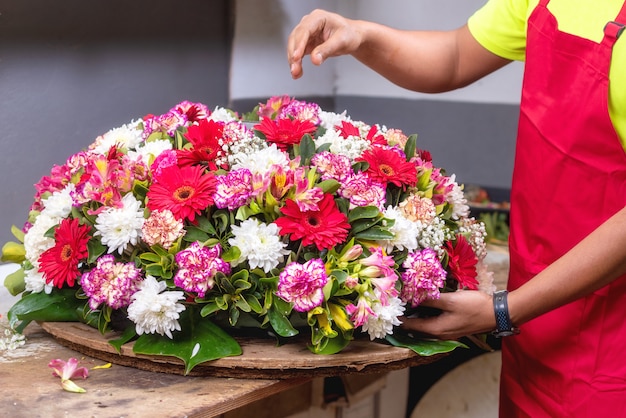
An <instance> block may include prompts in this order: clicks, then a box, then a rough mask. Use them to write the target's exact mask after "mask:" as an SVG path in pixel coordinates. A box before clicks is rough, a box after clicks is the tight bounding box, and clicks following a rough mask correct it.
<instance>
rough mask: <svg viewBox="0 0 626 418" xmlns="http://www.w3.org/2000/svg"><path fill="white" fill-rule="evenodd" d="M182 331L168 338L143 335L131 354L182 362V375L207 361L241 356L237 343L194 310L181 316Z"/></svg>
mask: <svg viewBox="0 0 626 418" xmlns="http://www.w3.org/2000/svg"><path fill="white" fill-rule="evenodd" d="M180 325H181V327H182V331H179V332H175V333H174V334H173V337H174V338H172V339H170V338H169V337H167V336H162V335H158V334H143V335H141V336H140V337H139V338H138V339H137V340H136V341H135V343H134V345H133V352H135V353H137V354H144V355H158V356H171V357H176V358H179V359H180V360H182V361H183V362H184V363H185V374H188V373H189V372H190V371H191V370H192V369H193V368H194V367H195V366H197V365H198V364H200V363H204V362H206V361H210V360H216V359H219V358H223V357H228V356H238V355H241V353H242V351H241V346H240V345H239V343H238V342H237V341H236V340H235V339H234V338H233V337H231V336H230V335H228V334H227V333H226V332H225V331H224V330H222V329H221V328H220V327H218V326H217V325H215V324H214V323H213V322H211V320H210V319H208V318H202V317H200V316H199V315H197V314H196V313H195V310H194V309H190V308H189V309H187V310H185V311H184V312H182V313H181V318H180Z"/></svg>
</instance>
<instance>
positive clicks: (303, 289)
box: [276, 258, 328, 312]
mask: <svg viewBox="0 0 626 418" xmlns="http://www.w3.org/2000/svg"><path fill="white" fill-rule="evenodd" d="M327 282H328V276H327V275H326V269H325V268H324V262H323V261H322V260H321V259H319V258H314V259H311V260H309V261H307V262H306V263H304V264H298V263H290V264H288V265H287V266H286V267H285V269H284V270H283V271H282V272H281V273H280V275H279V276H278V291H277V292H276V295H277V296H278V297H280V298H282V299H284V300H286V301H287V302H291V303H293V309H295V310H296V311H298V312H307V311H309V310H311V309H313V308H316V307H318V306H320V305H321V304H322V302H323V301H324V292H323V291H322V288H323V287H324V285H326V283H327Z"/></svg>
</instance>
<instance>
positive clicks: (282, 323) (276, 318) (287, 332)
mask: <svg viewBox="0 0 626 418" xmlns="http://www.w3.org/2000/svg"><path fill="white" fill-rule="evenodd" d="M276 300H278V298H276ZM276 300H275V301H274V304H273V305H272V307H271V308H270V309H269V311H267V317H268V319H269V321H270V324H271V325H272V328H273V329H274V331H276V334H278V335H280V336H281V337H293V336H294V335H298V330H297V329H295V328H294V327H293V325H291V322H289V319H288V318H287V317H286V316H285V314H283V313H282V312H280V311H279V310H278V309H277V308H276Z"/></svg>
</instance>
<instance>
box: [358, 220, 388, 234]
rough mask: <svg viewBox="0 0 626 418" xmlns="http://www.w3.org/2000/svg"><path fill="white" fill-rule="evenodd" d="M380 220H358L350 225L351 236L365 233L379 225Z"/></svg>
mask: <svg viewBox="0 0 626 418" xmlns="http://www.w3.org/2000/svg"><path fill="white" fill-rule="evenodd" d="M381 220H382V218H379V219H360V220H358V221H356V222H354V223H352V229H351V232H352V234H354V235H356V234H358V233H359V232H363V231H367V230H368V229H370V228H372V227H373V226H374V225H376V224H378V223H380V221H381Z"/></svg>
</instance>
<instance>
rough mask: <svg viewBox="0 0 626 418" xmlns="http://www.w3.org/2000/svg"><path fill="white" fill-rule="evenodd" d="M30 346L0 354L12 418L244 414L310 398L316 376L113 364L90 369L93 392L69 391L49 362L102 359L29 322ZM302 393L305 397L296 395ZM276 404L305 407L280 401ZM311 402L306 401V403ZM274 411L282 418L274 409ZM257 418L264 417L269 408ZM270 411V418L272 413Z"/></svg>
mask: <svg viewBox="0 0 626 418" xmlns="http://www.w3.org/2000/svg"><path fill="white" fill-rule="evenodd" d="M25 335H26V336H27V338H28V341H27V343H26V345H25V346H23V347H20V348H19V349H17V350H13V351H4V352H2V351H0V382H1V383H0V385H1V388H2V396H1V397H0V415H1V416H6V417H12V418H20V417H24V418H35V417H42V418H43V417H45V418H56V417H128V418H132V417H142V418H143V417H151V418H152V417H154V418H159V417H168V418H169V417H207V418H208V417H225V418H226V417H228V418H230V417H244V416H250V415H248V414H249V411H250V410H249V409H248V413H246V412H245V411H246V407H248V408H252V407H254V403H255V402H256V401H260V400H264V399H268V398H269V397H272V396H275V395H277V394H281V393H283V392H286V391H290V392H294V395H293V396H289V399H292V400H295V399H299V400H301V401H304V402H307V401H309V399H308V398H309V397H310V395H309V394H310V385H311V379H306V378H301V379H290V380H263V379H253V380H249V379H234V378H216V377H190V376H186V377H185V376H180V375H175V374H166V373H154V372H149V371H144V370H138V369H136V368H132V367H125V366H118V365H112V366H111V368H109V369H95V370H90V371H89V377H88V378H87V379H86V380H76V383H77V384H78V385H79V386H81V387H82V388H84V389H86V390H87V393H83V394H81V393H70V392H65V391H64V390H63V389H62V388H61V385H60V379H59V378H57V377H55V376H53V375H52V370H51V369H50V368H49V367H48V362H49V361H50V360H51V359H56V358H60V359H63V360H67V359H69V358H70V357H75V358H77V359H79V361H80V364H79V365H80V366H85V367H87V368H89V369H91V368H92V367H94V366H100V365H103V364H105V362H104V361H102V360H98V359H95V358H92V357H87V356H84V355H82V354H80V353H78V352H76V351H73V350H71V349H68V348H66V347H64V346H62V345H60V344H59V343H57V342H56V341H55V340H54V339H53V338H52V337H50V336H49V334H47V333H46V332H44V331H43V330H42V329H41V328H40V327H39V326H38V325H36V324H30V325H29V326H28V327H27V328H26V332H25ZM298 394H299V395H298ZM274 405H276V408H281V407H282V408H291V409H292V410H293V411H292V412H290V411H289V410H286V411H284V412H282V416H285V415H288V414H290V413H293V412H297V411H298V410H302V408H303V405H296V404H295V403H294V402H291V405H289V402H287V403H285V402H275V403H274ZM304 407H306V405H304ZM271 412H273V416H275V417H276V416H281V412H280V411H279V410H277V409H274V410H273V411H271ZM255 416H256V417H259V418H262V417H264V416H265V415H263V410H260V411H259V410H258V409H257V410H256V412H255ZM267 416H272V415H267Z"/></svg>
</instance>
